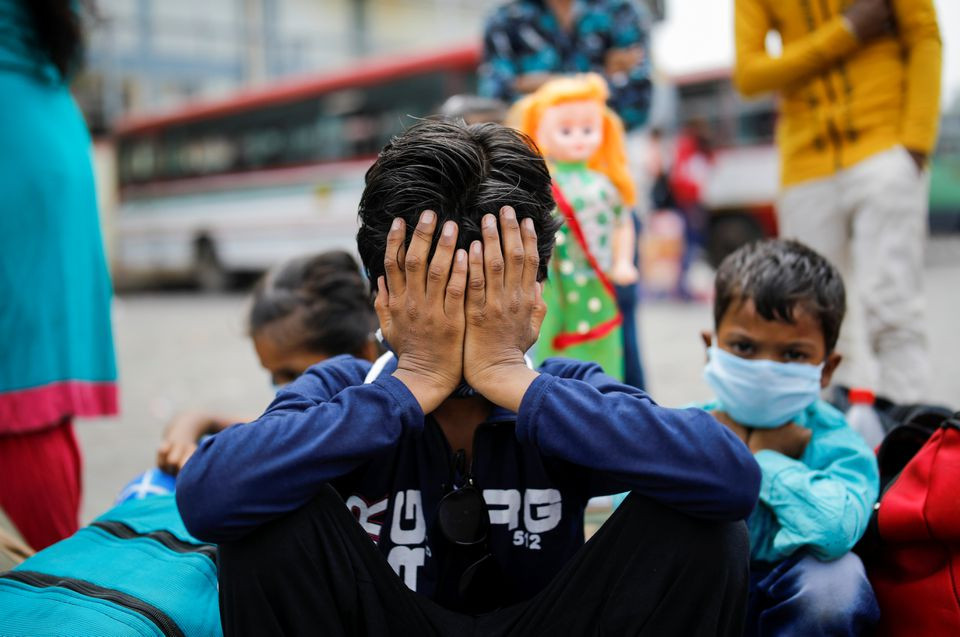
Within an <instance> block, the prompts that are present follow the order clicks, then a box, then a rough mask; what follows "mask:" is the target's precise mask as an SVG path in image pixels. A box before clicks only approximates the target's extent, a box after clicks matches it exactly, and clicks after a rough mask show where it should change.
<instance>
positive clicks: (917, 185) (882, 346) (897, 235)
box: [842, 146, 930, 403]
mask: <svg viewBox="0 0 960 637" xmlns="http://www.w3.org/2000/svg"><path fill="white" fill-rule="evenodd" d="M842 179H843V182H844V188H843V192H844V197H846V198H848V200H849V205H850V206H851V208H853V209H854V210H855V213H854V221H853V239H852V250H853V264H854V271H855V272H856V279H855V288H854V289H855V290H856V292H857V296H858V297H859V300H860V303H861V304H862V306H863V308H864V323H865V325H866V331H867V337H868V339H869V344H870V347H871V349H872V350H873V352H874V354H875V355H876V357H877V363H878V366H879V382H878V384H877V385H876V389H877V391H878V393H880V394H882V395H884V396H886V397H888V398H890V399H891V400H893V401H895V402H901V403H909V402H918V401H920V400H922V399H923V397H924V395H925V393H926V392H927V389H928V387H927V384H928V382H929V379H930V369H929V359H928V353H927V338H926V323H925V321H926V306H925V301H924V296H923V247H924V241H925V238H926V232H927V205H928V202H927V188H928V180H927V176H926V175H925V174H922V173H921V172H920V171H919V170H918V169H917V166H916V164H915V163H914V161H913V159H912V158H911V157H910V155H909V154H908V153H907V151H906V150H905V149H904V148H903V147H901V146H895V147H894V148H892V149H890V150H888V151H885V152H882V153H878V154H876V155H874V156H873V157H870V158H869V159H866V160H864V161H862V162H860V163H859V164H857V165H855V166H852V167H851V168H849V169H848V170H847V171H845V172H844V174H843V175H842Z"/></svg>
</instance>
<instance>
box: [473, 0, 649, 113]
mask: <svg viewBox="0 0 960 637" xmlns="http://www.w3.org/2000/svg"><path fill="white" fill-rule="evenodd" d="M648 24H649V14H648V12H647V10H646V8H645V7H643V6H642V5H640V4H638V3H637V2H636V1H635V0H574V6H573V27H572V30H571V32H569V33H568V32H567V31H565V30H564V29H563V28H562V27H561V26H560V23H559V21H558V20H557V18H556V16H555V15H554V14H553V12H552V11H551V10H550V9H549V8H547V6H546V5H545V4H544V2H543V0H514V1H513V2H508V3H506V4H505V5H503V6H502V7H500V8H499V9H497V10H496V11H495V12H494V13H493V15H491V16H490V18H489V19H488V20H487V24H486V27H485V29H484V38H483V56H484V63H483V65H482V66H481V67H480V88H479V91H480V94H481V95H484V96H487V97H496V98H499V99H502V100H505V101H507V102H513V101H514V100H516V99H517V98H518V97H520V95H519V94H518V93H517V91H516V89H515V88H514V82H515V80H516V78H517V77H518V76H520V75H523V74H526V73H540V72H544V73H584V72H588V71H593V72H596V73H600V74H602V75H603V76H604V77H605V78H606V79H607V83H608V84H609V85H610V101H609V104H610V107H611V108H613V110H614V111H616V112H617V114H618V115H620V117H621V118H622V119H623V123H624V125H625V126H626V127H627V128H628V129H629V128H633V127H635V126H639V125H641V124H643V123H644V122H645V121H646V119H647V112H648V110H649V107H650V57H649V48H648V46H647V32H648ZM632 47H641V48H642V49H643V52H644V55H643V59H642V60H641V61H640V63H639V64H637V65H636V66H635V67H634V68H633V69H632V70H630V72H628V73H615V74H613V75H607V74H606V73H605V72H604V63H605V59H606V55H607V53H608V52H609V51H610V50H611V49H624V48H632Z"/></svg>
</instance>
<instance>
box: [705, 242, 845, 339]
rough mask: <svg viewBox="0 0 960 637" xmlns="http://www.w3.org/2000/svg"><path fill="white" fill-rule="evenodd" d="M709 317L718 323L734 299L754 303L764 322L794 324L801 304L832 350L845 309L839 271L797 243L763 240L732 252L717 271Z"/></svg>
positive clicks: (841, 279)
mask: <svg viewBox="0 0 960 637" xmlns="http://www.w3.org/2000/svg"><path fill="white" fill-rule="evenodd" d="M714 285H715V289H716V298H715V299H714V302H713V320H714V323H715V324H716V326H717V327H719V326H720V321H721V320H722V319H723V316H724V314H726V312H727V310H728V309H729V308H730V306H731V305H732V304H733V303H743V302H744V301H747V300H750V301H753V304H754V307H756V310H757V313H758V314H759V315H760V316H762V317H763V318H765V319H766V320H768V321H774V320H776V321H784V322H787V323H793V320H794V318H793V312H794V309H795V308H796V307H797V306H798V305H799V306H800V307H802V308H803V309H804V310H805V311H807V312H810V313H811V314H812V315H813V316H814V317H815V318H816V319H817V320H818V321H819V323H820V327H821V329H822V331H823V340H824V343H825V345H826V349H827V353H830V352H832V351H833V348H834V347H835V346H836V344H837V337H838V336H839V334H840V324H841V323H842V322H843V315H844V313H845V312H846V293H845V292H844V287H843V278H842V277H841V276H840V272H838V271H837V269H836V268H835V267H834V266H833V264H831V263H830V262H829V261H827V260H826V259H825V258H823V257H822V256H820V255H819V254H818V253H816V252H814V251H813V250H811V249H810V248H808V247H807V246H805V245H803V244H802V243H799V242H798V241H792V240H784V239H767V240H764V241H756V242H753V243H749V244H747V245H745V246H743V247H741V248H740V249H738V250H736V251H735V252H733V253H732V254H730V255H729V256H727V258H725V259H724V260H723V262H722V263H721V264H720V268H719V269H718V270H717V279H716V283H715V284H714Z"/></svg>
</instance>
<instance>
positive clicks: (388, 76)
mask: <svg viewBox="0 0 960 637" xmlns="http://www.w3.org/2000/svg"><path fill="white" fill-rule="evenodd" d="M478 59H479V49H478V47H475V46H472V47H464V48H460V49H457V50H448V51H444V52H442V53H436V54H431V55H419V56H410V57H402V58H392V59H390V60H380V61H372V62H367V63H363V64H359V65H357V66H356V67H353V68H350V69H348V70H344V71H342V72H338V73H332V74H325V75H318V76H316V77H311V78H307V79H302V80H298V81H292V82H284V83H280V84H276V85H273V86H271V87H268V88H264V89H258V90H253V91H248V92H243V93H240V94H238V95H236V96H234V97H232V98H230V99H226V100H222V101H216V102H209V103H202V104H196V105H191V106H189V107H186V108H183V109H181V110H179V111H176V112H172V113H169V114H165V115H161V116H152V117H142V118H135V119H130V120H128V121H125V122H122V123H121V124H120V125H119V126H118V127H117V130H116V133H115V135H114V140H113V142H114V145H115V149H116V166H117V170H116V174H117V187H118V192H119V205H118V208H117V211H116V216H115V220H114V231H115V237H114V246H113V262H114V270H115V274H116V276H117V278H118V279H119V280H120V281H124V280H131V279H133V278H135V277H137V276H138V275H144V274H148V275H150V276H156V275H167V276H169V275H178V276H192V277H194V278H195V279H196V280H197V281H198V282H199V283H200V284H201V286H203V287H206V288H220V287H223V286H224V285H225V284H226V283H227V282H228V280H229V279H230V277H231V275H232V274H234V273H238V272H247V271H250V272H254V271H262V270H264V269H266V268H268V267H270V266H271V265H273V264H274V263H276V262H278V261H280V260H282V259H285V258H288V257H291V256H295V255H300V254H306V253H310V252H316V251H320V250H325V249H330V248H344V249H347V250H354V249H355V248H354V246H355V235H356V230H357V220H356V215H357V204H358V202H359V199H360V194H361V192H362V189H363V175H364V173H365V171H366V169H367V168H368V167H369V166H370V164H371V163H372V161H373V160H374V158H375V157H376V154H377V152H378V151H379V150H380V149H381V148H382V147H383V146H384V145H385V144H386V143H387V142H388V141H389V140H390V138H391V137H392V136H394V135H396V134H397V133H399V132H400V131H402V130H403V129H404V128H405V127H408V126H410V125H411V124H412V123H413V122H415V118H421V117H425V116H428V115H431V114H432V113H434V112H436V109H437V107H439V106H440V104H442V102H443V101H444V100H445V99H446V98H447V97H449V96H450V95H454V94H457V93H473V92H475V90H476V88H475V87H476V66H477V61H478Z"/></svg>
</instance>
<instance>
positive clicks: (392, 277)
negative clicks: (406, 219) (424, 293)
mask: <svg viewBox="0 0 960 637" xmlns="http://www.w3.org/2000/svg"><path fill="white" fill-rule="evenodd" d="M405 228H406V226H405V225H404V223H403V219H401V218H400V217H396V218H395V219H394V220H393V224H392V225H391V226H390V231H389V232H387V247H386V249H385V250H384V253H383V271H384V272H385V274H386V284H387V287H388V288H390V294H393V295H394V296H397V295H400V294H403V291H404V287H405V281H404V276H403V242H404V239H405V237H406V230H405Z"/></svg>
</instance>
